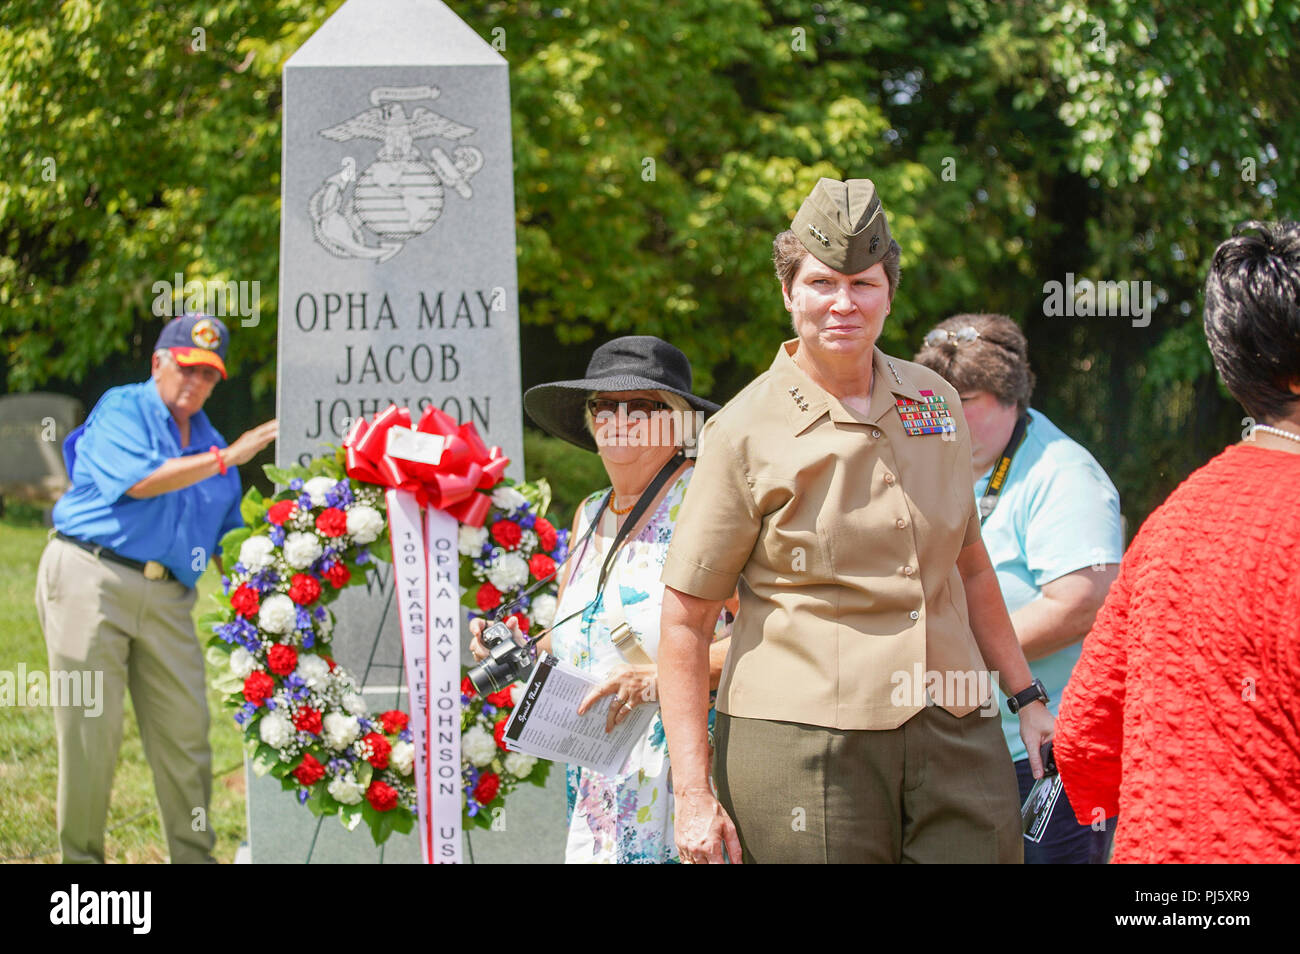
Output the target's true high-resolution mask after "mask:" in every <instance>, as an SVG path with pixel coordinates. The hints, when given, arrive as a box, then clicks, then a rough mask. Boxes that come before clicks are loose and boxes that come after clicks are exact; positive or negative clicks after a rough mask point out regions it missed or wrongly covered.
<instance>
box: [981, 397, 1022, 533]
mask: <svg viewBox="0 0 1300 954" xmlns="http://www.w3.org/2000/svg"><path fill="white" fill-rule="evenodd" d="M1028 426H1029V415H1028V414H1021V415H1020V418H1019V419H1018V420H1017V421H1016V427H1015V430H1013V431H1012V432H1011V440H1009V441H1007V446H1006V447H1005V448H1003V450H1002V456H1001V457H999V458H998V461H997V463H996V464H994V465H993V474H992V476H990V477H989V485H988V487H986V488H985V489H984V496H983V497H981V498H980V523H983V522H984V521H985V520H987V519H988V518H989V514H991V513H992V512H993V508H994V507H996V506H997V505H998V494H1000V493H1002V487H1003V485H1005V484H1006V482H1007V474H1009V473H1011V458H1013V457H1015V456H1016V451H1018V450H1019V449H1020V442H1021V441H1022V440H1024V438H1025V428H1026V427H1028Z"/></svg>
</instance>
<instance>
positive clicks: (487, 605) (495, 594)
mask: <svg viewBox="0 0 1300 954" xmlns="http://www.w3.org/2000/svg"><path fill="white" fill-rule="evenodd" d="M474 602H475V603H477V604H478V608H479V609H481V610H482V611H483V612H485V613H486V612H487V611H488V610H490V609H496V608H497V607H498V606H500V605H501V591H500V590H498V589H497V588H496V587H495V586H493V585H492V584H491V583H484V584H483V585H482V586H480V587H479V588H478V592H477V593H476V594H474Z"/></svg>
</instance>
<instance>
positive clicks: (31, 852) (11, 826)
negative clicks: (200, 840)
mask: <svg viewBox="0 0 1300 954" xmlns="http://www.w3.org/2000/svg"><path fill="white" fill-rule="evenodd" d="M45 540H46V530H45V528H44V527H43V526H41V523H40V516H39V514H38V513H36V512H35V511H31V510H27V509H25V508H19V507H14V508H12V509H11V510H10V511H9V513H8V514H7V515H6V516H5V517H3V518H0V669H7V670H10V671H15V670H16V669H17V667H18V664H19V663H25V664H26V666H27V670H28V671H29V672H30V671H32V670H34V669H40V670H45V669H46V667H47V665H48V661H47V659H46V655H45V640H44V638H43V636H42V635H41V629H40V626H39V625H38V624H37V621H36V604H35V601H34V594H35V592H36V566H37V563H38V562H39V561H40V558H41V550H42V549H44V547H45ZM219 588H220V578H219V577H218V576H217V573H216V569H215V567H209V568H208V572H207V573H206V574H204V576H203V578H202V580H200V582H199V599H198V602H197V604H196V607H195V613H196V615H197V613H198V612H200V611H203V610H204V608H205V607H206V606H208V605H209V602H208V600H209V594H211V593H212V592H213V591H214V590H218V591H219ZM127 699H128V701H127V705H126V720H125V726H124V731H123V733H122V748H121V749H120V750H119V752H118V759H117V774H116V775H115V776H114V779H113V798H112V803H111V805H110V807H109V812H108V831H107V833H106V836H105V842H104V852H105V856H106V860H107V861H110V862H112V861H117V862H136V863H139V862H155V861H165V860H166V859H167V842H166V839H165V838H164V837H163V833H162V825H161V823H160V822H159V818H158V803H157V801H156V800H155V798H154V790H153V775H152V774H151V773H150V771H149V765H148V763H147V762H146V761H145V758H144V750H143V749H142V748H141V745H140V731H139V729H138V728H137V726H136V724H135V713H134V711H133V710H132V708H131V704H130V701H129V700H130V694H129V693H128V695H127ZM208 707H209V709H210V710H211V712H212V728H211V731H210V732H209V735H208V738H209V740H210V742H211V745H212V758H213V770H214V772H217V773H221V774H220V775H218V776H217V777H216V778H214V780H213V783H212V803H211V805H210V806H209V809H208V812H209V814H208V824H209V825H211V826H212V829H213V831H214V832H215V833H216V836H217V845H216V850H215V854H216V857H217V859H218V860H220V861H224V862H229V861H233V860H234V857H235V849H236V848H238V847H239V843H240V842H241V841H243V840H244V761H243V759H244V757H243V749H242V746H241V735H240V732H239V730H238V727H237V726H236V725H235V723H234V722H233V721H232V720H231V719H230V718H229V717H228V716H227V715H225V713H224V712H223V710H222V709H221V708H220V702H219V700H218V698H217V697H216V695H215V694H212V693H209V696H208ZM57 783H58V749H57V747H56V745H55V741H54V717H53V715H52V714H51V711H50V710H49V709H44V708H17V707H14V706H5V707H0V862H11V863H12V862H37V863H54V862H58V860H59V839H58V831H57V829H56V827H55V792H56V788H57Z"/></svg>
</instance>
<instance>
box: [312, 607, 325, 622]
mask: <svg viewBox="0 0 1300 954" xmlns="http://www.w3.org/2000/svg"><path fill="white" fill-rule="evenodd" d="M311 615H312V616H313V617H314V618H315V619H316V620H317V621H320V620H323V619H324V618H325V607H323V606H317V607H316V608H315V609H314V610H312V611H311Z"/></svg>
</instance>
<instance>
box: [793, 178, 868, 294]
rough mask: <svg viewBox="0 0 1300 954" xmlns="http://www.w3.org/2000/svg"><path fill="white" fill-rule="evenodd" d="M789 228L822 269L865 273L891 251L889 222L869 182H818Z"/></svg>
mask: <svg viewBox="0 0 1300 954" xmlns="http://www.w3.org/2000/svg"><path fill="white" fill-rule="evenodd" d="M790 229H791V231H793V232H794V234H795V236H796V237H797V238H798V239H799V241H800V242H802V243H803V247H804V248H806V249H808V251H809V252H811V253H812V255H813V257H814V258H816V259H817V260H818V261H819V262H821V263H822V264H823V265H828V266H830V267H831V268H833V269H835V270H836V271H837V272H843V273H844V274H845V275H856V274H857V273H858V272H861V271H865V270H866V269H868V268H870V267H871V266H872V265H874V264H876V262H878V261H880V260H881V259H882V258H884V257H885V253H886V252H888V251H889V242H890V236H889V222H888V221H887V220H886V219H885V210H884V208H883V207H882V206H881V204H880V196H878V195H877V194H876V187H875V185H874V184H873V183H872V181H871V180H870V179H849V180H847V181H845V182H840V181H838V180H836V179H819V180H818V181H817V185H815V186H814V187H813V190H812V192H811V193H810V194H809V195H808V198H806V199H804V202H803V205H801V206H800V207H799V211H798V212H797V213H795V217H794V221H793V222H791V223H790Z"/></svg>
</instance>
